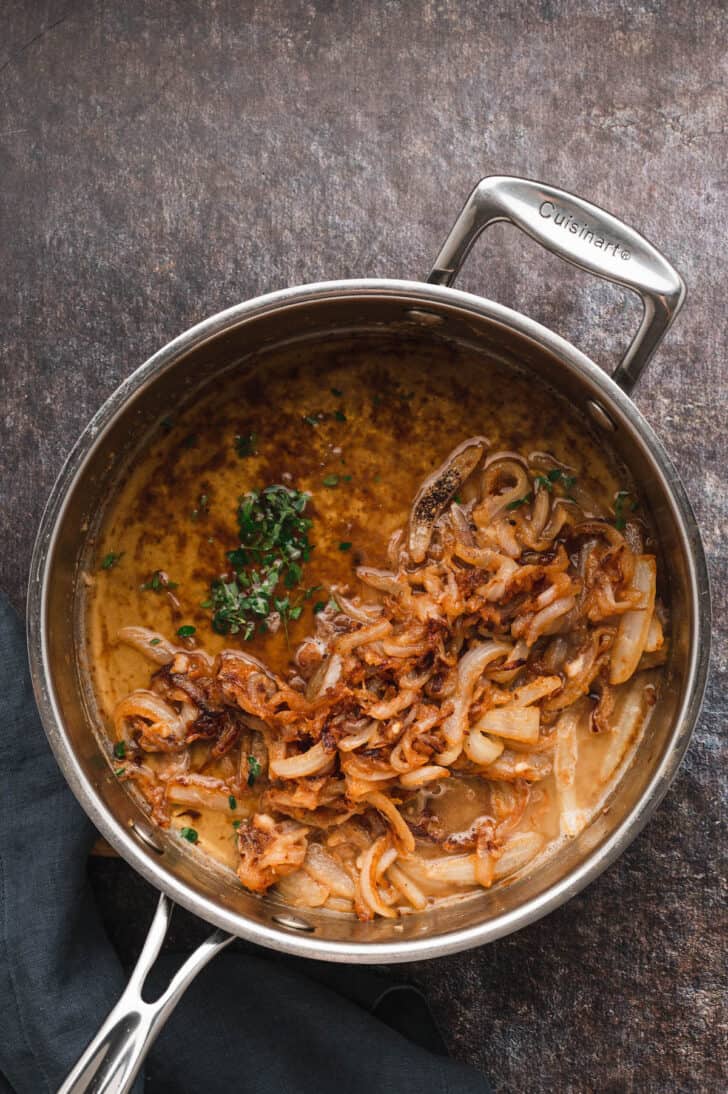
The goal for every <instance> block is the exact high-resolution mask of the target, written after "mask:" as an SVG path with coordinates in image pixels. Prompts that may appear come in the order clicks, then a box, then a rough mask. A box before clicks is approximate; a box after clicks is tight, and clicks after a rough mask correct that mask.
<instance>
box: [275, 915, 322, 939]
mask: <svg viewBox="0 0 728 1094" xmlns="http://www.w3.org/2000/svg"><path fill="white" fill-rule="evenodd" d="M273 922H274V923H277V924H278V926H279V927H287V928H288V930H290V931H305V932H306V933H307V934H312V933H313V932H314V931H315V930H316V928H315V927H314V925H313V924H312V923H309V922H308V920H307V919H302V918H301V917H300V916H297V915H292V914H291V913H289V912H281V913H280V914H279V915H274V916H273Z"/></svg>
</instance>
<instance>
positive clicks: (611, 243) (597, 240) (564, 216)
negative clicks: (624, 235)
mask: <svg viewBox="0 0 728 1094" xmlns="http://www.w3.org/2000/svg"><path fill="white" fill-rule="evenodd" d="M538 211H539V215H540V216H542V217H543V218H544V220H552V221H553V222H554V224H558V226H559V227H560V228H564V229H565V230H566V231H567V232H571V234H572V235H575V236H578V238H579V239H583V240H584V242H585V243H591V244H592V246H593V247H598V248H599V250H600V251H606V252H607V253H609V252H611V253H612V254H613V255H614V256H615V258H616V257H617V255H619V257H620V258H621V259H624V261H625V262H627V261H628V260H629V259H630V258H631V257H632V252H631V251H629V250H628V249H627V248H626V247H625V246H624V244H623V243H620V242H619V240H618V239H606V238H605V237H604V236H601V235H599V229H598V228H596V227H595V226H594V225H593V224H586V223H584V224H582V223H580V222H579V221H578V220H574V218H573V216H572V215H571V213H567V212H566V210H565V209H558V208H557V207H556V206H555V205H554V203H553V201H542V202H541V204H540V205H539V207H538Z"/></svg>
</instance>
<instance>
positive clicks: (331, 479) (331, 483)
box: [321, 475, 339, 489]
mask: <svg viewBox="0 0 728 1094" xmlns="http://www.w3.org/2000/svg"><path fill="white" fill-rule="evenodd" d="M321 482H322V483H323V484H324V486H328V487H329V489H333V488H334V487H335V486H338V485H339V476H338V475H327V476H326V477H325V478H323V479H321Z"/></svg>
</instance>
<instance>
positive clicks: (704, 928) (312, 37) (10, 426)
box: [0, 0, 728, 1092]
mask: <svg viewBox="0 0 728 1094" xmlns="http://www.w3.org/2000/svg"><path fill="white" fill-rule="evenodd" d="M727 34H728V14H727V12H726V6H725V4H723V3H720V2H702V3H696V4H692V3H687V2H685V0H646V2H644V3H641V4H630V3H616V2H609V0H587V2H584V3H576V2H573V3H569V2H564V3H562V2H560V0H542V2H541V3H510V4H509V3H503V2H501V3H492V4H488V3H477V2H475V0H461V2H453V3H444V2H443V3H438V2H435V0H431V2H428V3H414V2H407V0H402V2H399V3H397V2H387V3H377V4H366V3H364V4H362V3H357V2H354V0H340V2H338V3H336V2H331V3H327V2H319V3H316V2H313V3H308V4H306V3H296V2H292V0H291V2H283V0H279V2H274V0H269V2H265V3H257V4H253V3H243V2H237V3H236V2H234V0H180V2H177V3H175V2H173V0H158V2H154V0H149V2H146V3H145V2H144V0H124V2H118V0H107V2H93V3H92V2H89V3H82V2H68V0H36V2H27V0H26V2H22V0H3V2H2V3H0V102H1V104H2V106H1V108H0V110H1V113H0V180H1V181H0V218H1V219H0V254H1V256H2V271H1V276H0V313H1V314H2V319H3V327H4V332H3V337H2V398H1V403H0V412H1V414H2V419H3V436H2V445H0V475H1V478H0V496H1V498H2V511H3V517H4V519H3V532H2V537H0V585H2V586H3V587H4V588H6V589H7V590H8V591H9V593H10V594H11V596H12V598H13V599H14V601H15V603H16V604H17V605H18V606H21V607H22V603H23V595H24V586H25V579H26V571H27V567H28V559H29V553H30V549H31V543H32V540H33V535H34V529H35V526H36V523H37V521H38V518H39V515H40V512H41V508H42V505H43V502H44V499H45V497H46V494H47V492H48V490H49V488H50V485H51V482H52V481H53V478H54V476H55V474H56V472H57V471H58V469H59V467H60V465H61V462H62V460H63V457H64V455H65V453H66V452H67V451H68V449H69V448H70V446H71V444H72V442H73V440H74V439H75V437H76V435H77V434H78V432H79V431H80V430H81V428H82V427H83V425H84V424H85V423H86V421H87V419H88V418H89V416H90V415H91V414H92V413H93V411H94V410H95V409H96V408H97V407H98V405H99V404H100V403H101V401H102V400H103V399H104V398H105V397H106V396H107V395H108V394H109V393H110V392H111V391H112V390H113V389H114V387H115V386H116V385H117V384H118V383H119V381H120V380H121V379H122V378H123V377H125V376H126V375H127V374H128V373H129V372H130V371H131V370H132V369H133V368H135V367H136V365H138V364H139V363H140V362H141V361H142V360H143V359H144V358H145V357H147V356H148V355H149V354H150V353H151V352H152V351H153V350H155V349H156V348H157V347H158V346H160V345H161V344H162V343H164V342H165V341H166V340H167V339H169V338H170V337H171V336H172V335H174V334H175V333H177V332H179V331H180V330H182V329H183V328H185V327H186V326H188V325H189V324H191V323H193V322H195V321H196V320H198V319H200V318H202V317H203V316H205V315H208V314H209V313H211V312H215V311H217V310H218V309H220V308H224V307H226V306H228V305H230V304H233V303H235V302H236V301H238V300H241V299H244V298H246V297H249V296H252V295H254V294H256V293H261V292H265V291H267V290H269V289H276V288H280V287H283V286H285V285H289V284H295V283H299V282H305V281H315V280H318V279H322V278H330V277H349V276H363V275H372V276H395V277H399V276H402V277H410V276H413V277H419V276H421V275H424V274H425V273H426V272H427V270H428V266H429V263H430V262H431V260H432V258H433V256H434V254H435V252H436V250H437V248H438V246H439V244H440V242H441V240H442V238H443V236H444V233H445V231H446V230H447V228H448V226H449V224H450V222H451V220H452V218H453V216H454V214H455V212H456V211H457V209H458V208H459V206H460V204H461V202H462V201H463V199H464V197H465V194H466V193H467V191H468V190H469V188H470V186H471V185H472V184H473V182H474V181H475V180H476V179H477V178H478V177H479V176H481V175H483V174H487V173H495V172H498V173H507V172H512V173H515V174H523V175H530V176H532V177H535V178H539V179H543V180H545V181H548V182H552V183H554V184H556V185H560V186H563V187H565V188H572V189H574V190H575V191H576V192H577V193H581V194H583V195H584V196H585V197H588V198H592V199H593V200H595V201H597V202H598V203H600V204H603V205H604V206H606V208H608V209H611V210H613V211H615V212H617V213H619V214H621V215H622V216H624V218H625V219H626V220H628V221H629V222H631V223H633V224H634V225H635V226H637V227H638V228H640V229H641V230H643V231H644V232H645V234H646V235H647V236H648V237H650V238H652V239H654V240H655V241H656V242H657V243H658V244H660V245H662V246H663V247H664V250H665V252H666V253H667V254H668V255H669V256H670V257H671V258H672V259H673V260H674V261H675V262H676V264H677V265H678V267H679V268H680V270H681V271H682V273H683V275H684V276H685V279H686V281H687V283H688V285H689V288H690V298H689V302H688V305H687V307H686V309H685V312H684V314H683V316H682V317H681V318H680V320H679V322H678V324H677V326H676V327H675V329H674V332H673V333H672V334H671V335H670V337H669V339H668V341H667V343H666V344H665V346H664V348H663V349H661V351H660V353H659V355H658V358H657V360H656V361H655V362H654V363H653V365H652V366H651V367H650V370H649V373H648V375H647V376H646V377H645V378H644V380H643V382H642V383H641V385H640V387H639V390H638V393H637V402H638V404H639V406H640V408H641V409H642V411H643V412H644V414H645V415H646V416H647V418H648V419H649V421H650V422H651V423H652V425H653V426H654V427H655V428H656V429H657V431H658V433H659V434H660V435H661V436H662V438H663V439H664V442H665V444H666V446H667V448H668V451H669V452H670V453H671V454H672V456H673V457H674V459H675V460H676V462H677V464H678V466H679V468H680V469H681V471H682V473H683V475H684V478H685V480H686V482H687V484H688V487H689V491H690V494H691V497H692V499H693V502H694V504H695V507H696V510H697V514H698V518H699V520H700V523H701V526H702V529H703V534H704V537H705V544H706V549H707V552H708V556H709V559H710V564H711V569H712V576H713V583H714V585H713V588H714V595H715V615H716V619H717V624H716V636H715V652H714V672H713V679H712V686H711V690H710V692H709V696H708V700H707V703H706V707H705V710H704V712H703V716H702V718H701V720H700V724H699V726H698V729H697V732H696V735H695V739H694V742H693V744H692V746H691V749H690V752H689V755H688V758H687V760H686V762H685V764H684V766H683V768H682V770H681V773H680V775H679V777H678V779H677V782H676V784H675V787H674V789H673V790H672V792H671V794H670V795H669V797H668V798H667V800H666V801H665V803H664V804H663V806H662V807H661V809H660V811H659V813H658V815H657V817H656V818H655V819H654V820H653V822H652V823H651V824H650V825H649V827H648V829H647V830H646V831H645V832H644V833H643V834H642V835H641V836H640V837H639V838H638V839H637V840H636V842H635V843H634V844H633V846H632V847H631V848H630V849H629V850H628V852H627V853H626V854H625V855H624V856H623V858H622V859H621V860H620V861H619V862H618V863H617V864H616V865H615V866H613V867H612V868H611V869H610V870H609V871H608V872H607V873H606V874H605V875H604V876H603V877H601V878H600V879H599V880H598V881H597V882H596V883H595V884H594V885H592V886H591V887H590V888H589V889H588V890H587V891H586V892H584V893H582V894H581V896H579V897H577V898H576V899H575V900H572V901H571V903H569V904H568V905H567V906H566V907H564V908H562V909H561V910H560V911H558V912H556V913H554V914H553V915H550V916H549V917H548V918H546V919H544V920H543V921H542V922H540V923H537V924H535V925H534V926H532V927H530V928H529V929H527V930H524V931H522V932H521V933H520V934H518V935H515V936H513V937H510V938H507V939H504V940H502V941H500V942H498V943H496V944H494V945H491V946H489V947H487V948H485V949H482V950H479V951H476V952H471V953H465V954H462V955H460V956H456V957H450V958H447V959H443V960H441V961H437V962H434V963H431V964H423V965H419V966H415V967H412V968H411V969H409V970H408V971H409V972H410V973H411V975H412V976H414V977H416V978H417V979H418V980H419V981H420V982H421V983H422V984H423V985H425V986H426V987H427V989H428V990H429V992H430V995H431V998H432V1000H433V1002H434V1006H435V1008H436V1010H437V1013H438V1015H439V1018H440V1019H441V1021H442V1024H443V1026H444V1028H445V1030H446V1033H447V1034H448V1037H449V1040H450V1043H451V1045H452V1047H453V1050H454V1051H455V1053H457V1054H458V1055H459V1056H461V1057H463V1058H465V1059H468V1060H470V1061H472V1062H474V1063H475V1064H477V1065H479V1066H480V1067H481V1068H483V1069H484V1070H485V1071H486V1072H487V1073H488V1074H489V1075H490V1076H491V1077H492V1079H493V1081H494V1083H495V1085H496V1087H497V1089H498V1090H499V1091H526V1090H528V1091H559V1092H562V1091H563V1092H570V1091H574V1092H582V1091H592V1090H594V1091H613V1092H622V1091H640V1092H642V1091H718V1090H719V1089H725V1088H726V1083H727V1081H728V1079H727V1076H726V1025H725V1018H726V1012H725V1002H726V1000H725V989H726V981H725V978H724V967H723V963H724V957H723V953H722V943H724V942H725V935H726V931H725V928H726V919H725V903H724V900H723V898H724V893H722V892H721V889H722V886H723V883H724V879H725V844H724V842H721V841H724V839H725V750H724V747H725V746H724V741H723V727H724V720H725V718H724V714H725V710H726V702H725V697H724V696H725V688H726V641H725V639H726V631H725V626H724V620H725V615H726V609H727V607H728V605H727V604H726V596H725V587H726V578H727V576H728V575H727V573H726V569H727V568H726V556H725V550H724V541H725V533H726V525H727V522H726V493H725V479H724V467H725V461H726V442H725V428H726V387H727V384H726V362H727V354H726V347H725V340H726V322H725V315H726V310H725V309H726V297H727V295H728V275H727V274H726V262H725V254H726V229H725V225H726V184H727V182H728V168H727V166H726V163H727V160H728V156H727V154H726V153H727V151H728V142H727V141H726V124H727V123H726V110H727V108H728V101H727V98H726V91H725V88H726V77H727V76H728V72H727V69H728V64H727V55H726V47H725V41H726V35H727ZM461 284H462V285H463V287H465V288H469V289H472V290H474V291H478V292H485V293H487V294H491V295H493V296H494V297H496V298H497V299H499V300H502V301H504V302H507V303H511V304H514V305H515V306H517V307H519V308H522V309H524V310H526V311H528V312H529V313H530V314H531V315H533V316H534V317H536V318H538V319H540V320H542V321H544V322H545V323H547V324H548V325H550V326H552V327H553V328H555V329H556V330H557V331H559V332H560V333H562V334H564V335H565V336H566V337H567V338H569V339H571V340H573V341H574V342H576V343H577V344H578V345H580V346H583V347H584V348H585V349H586V350H587V351H588V352H590V353H591V354H592V355H593V356H594V357H595V359H596V360H597V361H599V362H601V363H602V364H604V366H605V367H607V368H608V367H611V366H612V364H613V362H614V361H615V359H616V357H617V355H618V354H619V352H620V351H621V349H622V348H623V347H624V345H625V342H626V339H627V336H628V333H629V332H630V331H631V329H632V328H633V326H634V325H635V323H636V320H637V316H638V309H637V306H636V304H635V303H634V302H633V300H632V299H631V298H629V297H628V296H627V294H623V293H620V292H619V291H617V290H615V289H614V288H613V287H611V286H607V285H603V284H601V283H596V282H594V281H593V280H590V279H589V278H587V277H586V276H585V275H582V274H581V273H579V272H577V271H574V270H572V269H570V268H567V267H564V266H563V265H561V264H559V263H558V262H557V261H556V260H555V259H553V258H551V257H549V256H546V255H544V254H542V253H541V252H539V251H538V249H537V248H536V247H535V245H533V244H532V243H530V242H529V241H527V240H525V239H524V238H523V237H522V236H520V234H519V233H516V232H515V231H513V230H510V231H509V230H508V229H506V228H504V227H503V228H501V227H497V228H495V229H493V230H492V232H491V233H490V234H489V238H488V239H487V240H485V241H483V243H482V245H481V246H480V247H479V248H478V251H477V254H476V255H474V256H473V259H472V261H471V263H470V265H469V266H468V269H467V272H466V274H465V275H464V277H463V278H462V281H461ZM721 764H722V767H721ZM93 874H94V880H95V884H96V887H97V891H98V892H99V895H100V899H101V900H102V904H103V907H104V912H105V915H106V917H107V920H108V922H109V924H110V927H111V929H112V931H113V933H114V935H115V937H116V939H117V942H118V944H119V945H120V946H121V947H122V949H123V951H124V953H125V955H126V956H127V957H131V955H132V953H133V951H134V949H135V948H136V947H138V945H139V942H140V939H141V936H142V932H143V930H144V925H145V920H146V918H147V914H148V911H149V909H150V907H151V900H152V896H151V893H149V892H148V891H147V887H146V886H145V885H144V883H142V882H140V881H138V880H136V879H135V878H133V877H132V876H131V874H130V872H129V871H128V869H127V868H126V866H125V864H123V863H110V864H108V863H107V864H103V865H100V866H99V865H96V866H95V867H94V869H93ZM197 931H198V928H197V926H196V925H195V924H194V923H193V922H192V921H191V919H189V918H186V917H181V918H180V920H179V923H178V925H177V928H176V936H175V939H176V941H178V942H179V941H183V942H186V941H189V940H191V939H192V938H193V937H196V935H197ZM223 959H224V958H223ZM383 1083H384V1085H383V1089H385V1088H386V1081H385V1080H384V1079H383Z"/></svg>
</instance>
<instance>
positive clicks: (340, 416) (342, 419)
mask: <svg viewBox="0 0 728 1094" xmlns="http://www.w3.org/2000/svg"><path fill="white" fill-rule="evenodd" d="M334 417H335V418H336V420H337V422H345V421H346V414H344V411H343V410H337V411H336V412H335V413H334Z"/></svg>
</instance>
